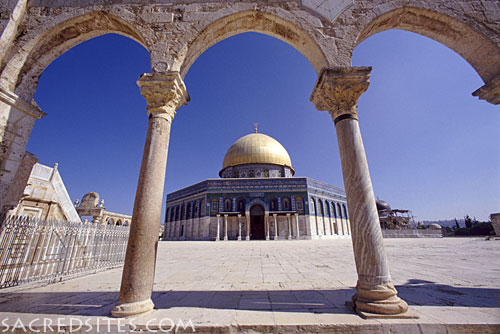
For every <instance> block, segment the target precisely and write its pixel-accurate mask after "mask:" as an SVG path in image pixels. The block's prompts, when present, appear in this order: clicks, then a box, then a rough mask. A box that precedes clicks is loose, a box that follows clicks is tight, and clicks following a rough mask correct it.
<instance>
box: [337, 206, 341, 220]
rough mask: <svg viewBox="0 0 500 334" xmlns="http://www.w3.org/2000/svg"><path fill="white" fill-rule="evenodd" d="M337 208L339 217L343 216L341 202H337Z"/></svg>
mask: <svg viewBox="0 0 500 334" xmlns="http://www.w3.org/2000/svg"><path fill="white" fill-rule="evenodd" d="M337 209H338V214H339V218H342V208H341V207H340V203H337Z"/></svg>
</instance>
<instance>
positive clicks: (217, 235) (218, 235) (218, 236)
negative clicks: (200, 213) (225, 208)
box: [215, 215, 220, 241]
mask: <svg viewBox="0 0 500 334" xmlns="http://www.w3.org/2000/svg"><path fill="white" fill-rule="evenodd" d="M219 240H220V215H217V234H216V236H215V241H219Z"/></svg>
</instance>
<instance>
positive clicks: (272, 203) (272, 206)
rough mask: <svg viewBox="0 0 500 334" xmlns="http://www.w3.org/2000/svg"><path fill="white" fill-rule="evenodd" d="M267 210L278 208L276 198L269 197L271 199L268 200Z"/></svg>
mask: <svg viewBox="0 0 500 334" xmlns="http://www.w3.org/2000/svg"><path fill="white" fill-rule="evenodd" d="M269 210H270V211H276V210H278V201H277V200H276V198H271V200H270V201H269Z"/></svg>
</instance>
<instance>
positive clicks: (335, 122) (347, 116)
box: [333, 114, 358, 125]
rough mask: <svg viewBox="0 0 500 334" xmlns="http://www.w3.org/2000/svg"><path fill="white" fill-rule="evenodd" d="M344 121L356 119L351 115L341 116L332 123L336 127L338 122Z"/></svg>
mask: <svg viewBox="0 0 500 334" xmlns="http://www.w3.org/2000/svg"><path fill="white" fill-rule="evenodd" d="M344 119H355V120H358V118H357V117H356V115H353V114H342V115H340V116H339V117H337V118H335V120H334V121H333V123H334V124H335V125H337V123H338V122H340V121H343V120H344Z"/></svg>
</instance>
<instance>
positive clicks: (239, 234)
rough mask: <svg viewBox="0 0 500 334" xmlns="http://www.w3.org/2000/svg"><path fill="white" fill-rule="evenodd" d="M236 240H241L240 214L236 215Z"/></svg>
mask: <svg viewBox="0 0 500 334" xmlns="http://www.w3.org/2000/svg"><path fill="white" fill-rule="evenodd" d="M238 240H241V214H238Z"/></svg>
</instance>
